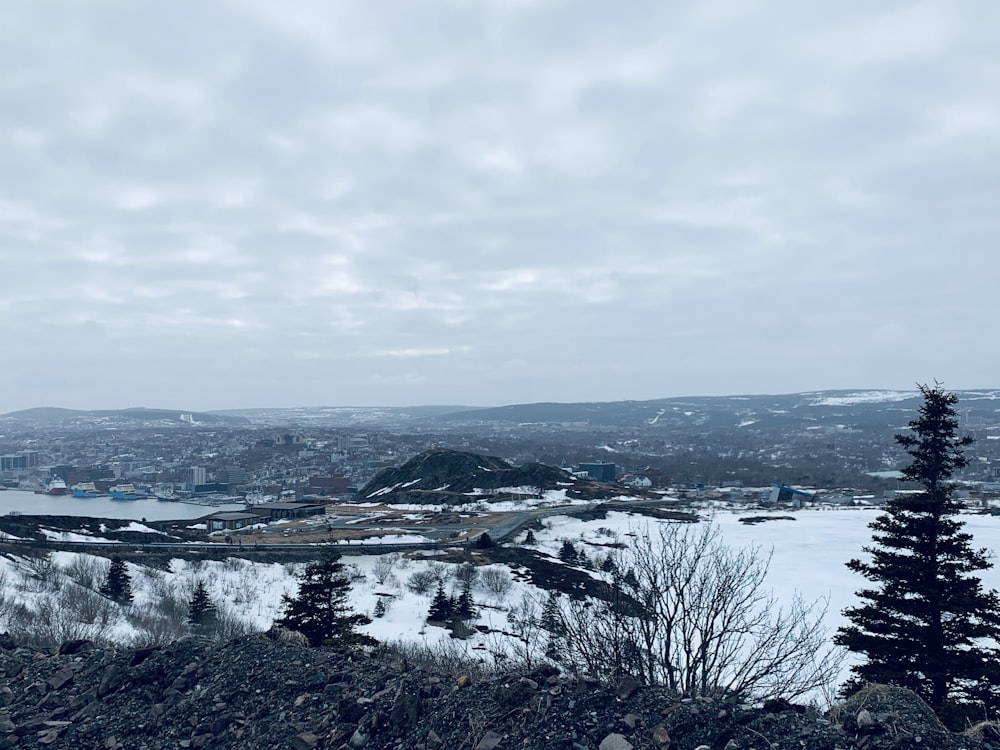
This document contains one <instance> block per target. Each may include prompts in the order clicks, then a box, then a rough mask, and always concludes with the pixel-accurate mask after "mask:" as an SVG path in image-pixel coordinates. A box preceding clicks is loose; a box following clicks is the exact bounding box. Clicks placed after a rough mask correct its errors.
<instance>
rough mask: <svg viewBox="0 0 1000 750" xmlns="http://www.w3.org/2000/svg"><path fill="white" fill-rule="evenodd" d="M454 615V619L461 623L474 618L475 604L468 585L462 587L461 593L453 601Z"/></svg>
mask: <svg viewBox="0 0 1000 750" xmlns="http://www.w3.org/2000/svg"><path fill="white" fill-rule="evenodd" d="M454 615H455V619H457V620H463V621H464V620H471V619H472V618H473V617H475V616H476V603H475V601H473V599H472V589H471V588H470V587H469V586H468V585H465V586H464V587H462V593H461V594H459V597H458V599H457V600H456V601H455V609H454Z"/></svg>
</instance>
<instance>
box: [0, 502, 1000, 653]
mask: <svg viewBox="0 0 1000 750" xmlns="http://www.w3.org/2000/svg"><path fill="white" fill-rule="evenodd" d="M876 514H877V511H874V510H856V509H850V510H846V509H845V510H806V511H798V512H793V513H788V512H783V513H778V514H775V515H790V516H792V517H794V519H795V520H770V521H767V522H764V523H758V524H753V525H746V524H742V523H740V522H739V518H741V517H745V516H747V515H761V514H760V513H753V512H747V511H744V512H740V513H733V512H719V513H717V514H716V515H714V517H713V518H712V520H711V522H712V523H715V524H717V525H718V526H719V528H720V530H721V533H722V537H723V539H724V541H725V542H726V543H727V544H729V545H730V546H735V547H746V546H748V545H756V546H758V547H760V548H761V552H762V553H763V554H764V555H767V554H771V555H772V557H771V563H770V572H769V574H768V580H767V585H768V586H769V587H770V588H772V589H773V591H774V593H775V595H776V598H777V600H778V601H779V602H788V601H790V600H791V599H792V597H793V595H794V594H795V592H800V593H801V594H802V595H803V596H804V597H805V598H806V599H810V600H811V599H817V598H821V597H825V598H828V599H829V605H828V612H827V615H826V624H827V626H828V628H829V629H830V632H831V633H832V631H833V630H834V629H835V628H836V627H837V626H838V625H840V624H841V623H842V622H843V617H842V615H841V612H842V610H843V609H844V608H845V607H847V606H849V605H850V604H852V603H853V602H854V591H855V590H856V589H857V588H859V587H860V586H861V585H862V584H863V583H864V582H863V580H862V579H860V578H859V577H858V576H856V575H855V574H853V573H851V572H850V571H849V570H848V569H847V568H846V567H845V565H844V564H845V563H846V562H847V561H848V560H849V559H851V558H852V557H856V556H860V555H863V554H864V553H863V550H862V548H863V546H865V545H866V544H868V543H869V541H870V534H871V532H870V529H868V528H867V524H868V522H870V521H871V520H872V519H873V518H874V517H875V515H876ZM964 520H965V521H966V523H967V528H968V530H969V531H971V532H972V533H973V534H974V536H975V544H976V545H977V546H981V547H987V548H990V549H998V548H1000V518H994V517H991V516H972V515H970V516H965V517H964ZM657 523H663V522H662V521H656V520H654V519H651V518H647V517H644V516H639V515H632V514H629V513H624V512H611V513H608V515H607V517H606V518H603V519H600V520H594V521H582V520H579V519H576V518H572V517H570V516H565V515H556V516H551V517H548V518H546V519H544V521H543V524H544V528H543V529H542V530H537V531H535V532H534V536H535V544H534V549H536V550H538V551H540V552H544V553H548V554H550V555H552V556H553V557H555V555H556V554H557V552H558V550H559V547H560V545H561V544H562V542H563V541H564V540H570V541H573V542H581V541H589V542H595V543H599V544H604V545H606V544H607V543H609V542H612V541H616V540H617V541H622V542H625V543H627V542H628V541H629V539H630V536H629V535H630V534H635V533H643V531H644V530H645V529H647V528H648V527H650V526H651V525H654V524H657ZM523 537H524V534H522V535H521V538H522V539H523ZM581 546H582V547H583V548H585V549H588V550H589V552H590V554H591V556H594V557H598V556H599V555H602V554H604V553H605V551H606V550H607V549H608V548H607V547H597V546H590V545H586V544H584V545H581ZM437 557H438V555H437V554H435V553H434V552H433V551H430V550H428V551H427V552H424V553H420V554H412V555H406V556H403V555H399V554H394V555H392V556H378V555H363V556H353V555H352V556H346V557H344V558H343V561H344V562H345V564H347V565H348V567H349V569H350V571H351V573H352V576H353V580H354V582H353V587H352V591H351V596H350V600H351V604H352V606H353V607H354V609H355V610H357V611H359V612H364V613H365V614H367V615H369V616H371V617H373V621H372V623H371V625H368V626H366V627H365V628H364V629H365V630H366V631H367V632H368V633H369V634H371V635H372V636H374V637H375V638H377V639H379V640H382V641H400V640H402V641H409V642H412V643H416V644H422V645H427V646H434V645H436V644H440V643H450V644H452V645H455V644H457V645H458V647H459V648H461V649H465V650H467V651H468V652H469V653H470V654H473V655H474V654H476V653H478V652H481V651H482V650H483V649H487V650H495V649H497V648H499V646H498V639H499V638H500V636H498V635H497V634H496V633H493V634H481V633H477V634H475V635H473V636H472V637H471V638H469V639H468V640H466V641H455V640H453V639H452V638H451V637H450V634H449V632H448V631H447V630H445V629H444V628H441V627H436V626H431V625H427V624H426V623H425V618H426V616H427V610H428V607H429V605H430V601H431V597H432V596H433V593H434V586H429V587H428V588H427V590H426V591H424V592H422V593H416V592H415V591H414V590H413V586H412V583H413V581H414V576H415V575H416V577H418V578H419V577H420V576H419V574H424V575H425V577H426V574H427V573H431V574H433V575H434V576H441V577H444V578H446V580H448V586H449V587H450V588H451V589H452V590H454V591H457V590H458V588H459V584H458V582H457V580H455V579H454V577H453V574H454V572H455V571H456V569H457V567H458V566H456V565H446V564H444V563H441V562H440V561H438V560H437V559H436V558H437ZM88 559H89V560H97V561H98V562H97V565H99V566H106V564H107V563H106V561H105V560H103V559H98V558H91V557H90V556H88V555H82V554H78V553H72V552H58V553H54V554H53V558H52V560H53V562H54V563H55V566H56V567H57V568H58V569H60V570H62V571H63V572H65V573H71V572H72V571H73V570H74V569H75V568H76V569H78V568H80V567H81V564H82V563H83V565H82V567H86V566H85V563H86V561H87V560H88ZM128 567H129V571H130V573H131V576H132V586H133V592H134V596H135V602H134V606H133V608H132V609H133V610H139V611H152V610H154V609H155V608H156V606H157V602H158V601H161V600H163V598H164V597H165V596H172V597H173V599H174V600H175V601H177V602H181V603H183V602H186V601H187V600H188V598H189V597H190V595H191V592H192V591H193V589H194V586H195V585H196V582H197V581H199V580H201V581H204V582H205V584H206V585H207V587H208V589H209V591H210V592H211V596H212V598H213V600H214V601H215V602H216V603H217V604H218V605H219V606H220V607H221V608H222V609H223V610H224V611H225V612H227V613H228V615H229V616H231V617H233V618H237V619H239V620H240V621H242V622H244V623H246V624H247V626H248V627H250V628H252V629H259V630H263V629H266V628H267V627H269V626H270V624H271V622H272V621H273V620H274V619H275V618H276V617H277V616H278V615H279V613H280V609H281V597H282V595H283V594H285V593H294V591H295V589H296V582H295V577H294V576H295V574H296V573H297V572H298V571H300V570H301V565H300V564H285V565H282V564H261V563H252V562H249V561H246V560H241V559H235V558H234V559H230V560H226V561H218V562H215V561H199V562H185V561H181V560H174V561H173V562H172V563H171V564H170V566H169V570H154V569H150V568H145V567H141V566H137V565H134V564H132V563H129V566H128ZM100 570H106V568H100ZM487 571H492V572H487ZM77 572H78V571H77ZM50 573H51V571H50ZM594 575H595V576H597V575H600V574H599V573H594ZM0 577H2V579H3V580H2V586H3V592H4V594H5V597H6V599H7V600H8V601H12V600H13V601H17V602H19V603H21V604H23V605H25V606H27V607H29V608H31V609H33V610H36V611H38V609H39V607H40V603H42V602H45V601H48V602H49V603H50V605H51V603H52V601H53V600H54V598H55V597H56V596H57V593H56V588H57V587H54V586H48V587H46V586H43V585H41V584H40V583H39V582H38V580H37V577H38V571H37V567H35V566H32V565H29V564H25V563H24V561H23V560H20V559H10V558H2V557H0ZM982 577H983V579H984V582H985V583H986V585H987V586H989V587H992V588H1000V571H997V570H996V569H992V570H988V571H984V572H983V575H982ZM50 578H51V576H50ZM62 583H64V584H65V585H68V586H76V585H77V584H76V583H72V582H69V579H68V578H64V579H62ZM472 591H473V594H474V598H475V600H476V604H477V606H478V608H479V619H478V623H477V624H480V625H485V626H488V627H490V628H492V629H494V630H503V629H507V628H508V624H507V612H508V610H509V609H510V608H511V607H516V606H518V605H519V604H520V603H521V602H522V600H523V599H524V598H525V597H528V598H531V599H534V600H535V601H537V602H541V600H542V599H543V598H544V592H542V591H540V590H539V589H537V588H536V587H535V586H533V585H531V584H530V583H528V582H526V580H524V578H523V577H521V576H519V575H518V572H517V571H511V570H510V569H509V568H507V567H506V566H503V565H496V564H494V565H489V566H480V567H479V568H478V579H477V581H476V583H475V584H474V586H473V589H472ZM379 599H382V600H384V603H385V605H386V606H385V613H384V614H383V615H382V616H380V617H375V616H374V615H375V605H376V602H377V601H378V600H379ZM3 616H6V615H3ZM5 624H6V623H0V628H2V627H3V626H4V625H5ZM105 624H106V630H105V631H104V637H106V638H108V639H111V640H117V641H121V642H130V641H134V640H136V639H141V636H142V633H141V627H142V623H141V622H140V623H138V624H137V623H136V622H135V618H132V619H131V620H130V619H129V618H128V617H126V616H125V615H124V614H123V613H122V612H120V611H119V610H117V609H115V610H114V611H113V612H112V616H110V617H109V619H108V621H107V622H106V623H105Z"/></svg>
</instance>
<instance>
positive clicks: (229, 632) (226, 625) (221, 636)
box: [212, 603, 258, 641]
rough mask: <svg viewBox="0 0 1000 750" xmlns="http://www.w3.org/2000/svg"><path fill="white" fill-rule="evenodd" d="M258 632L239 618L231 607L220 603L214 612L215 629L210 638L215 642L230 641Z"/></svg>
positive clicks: (251, 624)
mask: <svg viewBox="0 0 1000 750" xmlns="http://www.w3.org/2000/svg"><path fill="white" fill-rule="evenodd" d="M254 632H258V628H256V627H255V626H254V625H253V623H251V622H250V621H249V620H244V619H243V618H241V617H240V616H239V615H238V614H236V612H235V611H234V610H233V608H232V607H227V606H226V605H225V604H223V603H220V604H219V605H218V606H217V607H216V611H215V628H214V631H213V632H212V637H213V638H215V640H217V641H231V640H233V639H235V638H242V637H243V636H245V635H249V634H250V633H254Z"/></svg>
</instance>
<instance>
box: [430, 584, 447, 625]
mask: <svg viewBox="0 0 1000 750" xmlns="http://www.w3.org/2000/svg"><path fill="white" fill-rule="evenodd" d="M452 610H453V607H452V603H451V599H450V598H449V597H448V595H447V594H446V593H445V592H444V583H443V582H441V581H438V587H437V591H436V592H434V598H433V599H432V600H431V606H430V609H429V610H428V611H427V619H428V620H433V621H434V622H447V621H448V620H450V619H451V615H452Z"/></svg>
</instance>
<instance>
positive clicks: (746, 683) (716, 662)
mask: <svg viewBox="0 0 1000 750" xmlns="http://www.w3.org/2000/svg"><path fill="white" fill-rule="evenodd" d="M769 563H770V555H765V554H763V553H762V552H761V551H760V549H759V548H748V549H742V550H734V549H731V548H729V547H727V546H726V545H725V544H723V543H722V541H721V539H720V535H719V530H718V528H716V527H714V526H708V525H705V526H702V527H701V528H700V529H699V528H697V527H694V528H692V527H691V526H688V525H687V524H683V525H681V524H661V525H659V526H658V527H657V529H646V530H645V531H644V532H641V533H639V534H638V535H636V536H635V537H634V540H633V542H632V544H631V547H629V548H628V549H627V550H625V551H623V553H622V554H621V555H620V557H619V560H618V565H617V569H618V570H621V571H626V572H625V574H624V575H621V576H618V577H616V579H615V581H614V586H613V592H614V594H613V596H612V597H611V599H610V600H609V601H596V600H590V599H588V600H586V601H582V600H573V599H568V598H563V599H562V600H561V603H560V605H559V607H558V612H557V618H558V627H557V629H558V631H559V634H558V635H559V637H558V641H559V643H558V647H559V650H560V651H561V652H562V654H563V655H564V656H565V659H566V660H567V662H569V664H570V665H572V666H574V667H576V668H579V669H583V670H585V671H588V672H590V673H592V674H595V675H598V676H608V675H610V674H611V673H613V672H615V671H624V672H629V673H631V674H634V675H636V676H637V677H639V678H640V679H641V680H643V682H645V683H647V684H661V685H666V686H667V687H669V688H671V689H673V690H676V691H678V692H681V693H686V694H688V695H709V694H713V693H719V692H733V693H741V694H744V695H747V696H749V697H753V698H757V699H766V698H777V697H783V698H787V699H789V700H792V699H795V698H799V697H802V696H803V695H806V694H808V693H811V692H812V691H816V690H820V689H822V688H823V687H825V686H827V685H829V684H832V682H833V681H834V680H835V679H836V677H837V674H838V673H839V669H840V665H841V663H842V652H840V651H839V650H836V649H834V648H833V647H832V646H830V645H829V641H828V639H827V637H826V632H825V629H824V627H823V625H822V621H823V615H824V613H825V602H824V601H823V600H818V601H815V602H811V603H810V602H805V601H803V600H802V599H801V598H796V599H795V600H794V601H793V602H792V603H791V604H790V605H789V606H788V607H787V608H781V607H779V606H778V605H777V602H776V601H775V599H774V597H773V595H772V594H770V593H769V592H768V591H767V590H766V589H765V588H764V580H765V577H766V575H767V570H768V566H769Z"/></svg>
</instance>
